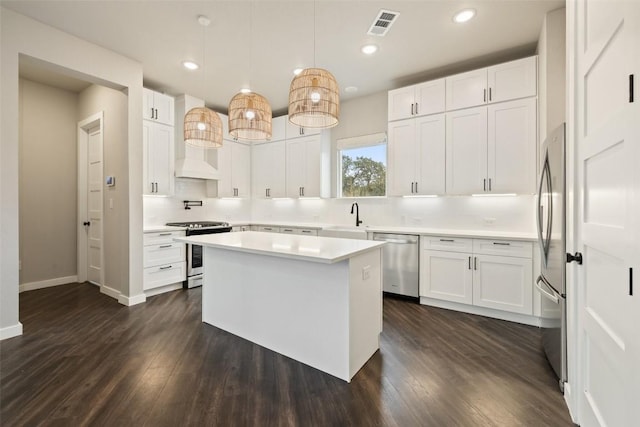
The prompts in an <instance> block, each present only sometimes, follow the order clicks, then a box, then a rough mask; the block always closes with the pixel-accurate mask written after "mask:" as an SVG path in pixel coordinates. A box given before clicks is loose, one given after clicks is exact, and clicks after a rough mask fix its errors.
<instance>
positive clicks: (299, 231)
mask: <svg viewBox="0 0 640 427" xmlns="http://www.w3.org/2000/svg"><path fill="white" fill-rule="evenodd" d="M296 233H297V234H302V235H304V236H317V235H318V230H312V229H310V228H298V229H296Z"/></svg>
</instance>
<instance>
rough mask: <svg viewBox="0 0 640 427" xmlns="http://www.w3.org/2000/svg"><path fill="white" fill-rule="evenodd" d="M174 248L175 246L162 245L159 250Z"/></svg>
mask: <svg viewBox="0 0 640 427" xmlns="http://www.w3.org/2000/svg"><path fill="white" fill-rule="evenodd" d="M172 246H173V245H160V246H158V248H159V249H166V248H170V247H172Z"/></svg>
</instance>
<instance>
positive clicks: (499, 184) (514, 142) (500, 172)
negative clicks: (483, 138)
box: [487, 98, 538, 194]
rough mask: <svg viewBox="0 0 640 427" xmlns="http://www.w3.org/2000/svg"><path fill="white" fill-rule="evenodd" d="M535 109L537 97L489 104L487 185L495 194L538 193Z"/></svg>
mask: <svg viewBox="0 0 640 427" xmlns="http://www.w3.org/2000/svg"><path fill="white" fill-rule="evenodd" d="M536 111H537V103H536V98H525V99H519V100H517V101H510V102H501V103H499V104H492V105H489V106H488V107H487V112H488V114H487V116H488V153H487V160H488V163H487V168H488V181H487V188H488V190H489V191H491V192H492V193H516V194H534V193H535V190H536V189H535V180H536V176H535V175H536V162H535V159H536V135H537V132H538V129H537V127H536V115H537V113H536Z"/></svg>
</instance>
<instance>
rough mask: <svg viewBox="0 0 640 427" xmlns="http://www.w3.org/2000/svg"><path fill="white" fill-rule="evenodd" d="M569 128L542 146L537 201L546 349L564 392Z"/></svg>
mask: <svg viewBox="0 0 640 427" xmlns="http://www.w3.org/2000/svg"><path fill="white" fill-rule="evenodd" d="M565 170H566V167H565V125H564V124H562V125H561V126H559V127H558V128H556V129H555V130H553V131H552V132H551V133H550V134H549V135H548V136H547V138H546V140H545V141H544V143H543V144H542V162H541V173H540V181H539V186H538V198H537V224H538V244H539V246H540V258H541V264H542V265H541V274H540V276H539V277H538V278H537V279H536V288H537V290H538V292H540V294H541V295H542V298H541V300H542V305H541V309H542V313H541V314H542V329H543V338H542V341H543V346H544V351H545V353H546V355H547V359H548V360H549V363H550V364H551V367H552V368H553V370H554V371H555V373H556V375H557V376H558V380H559V384H560V389H561V390H564V383H565V382H566V381H567V315H566V280H565V272H566V268H565V267H566V263H567V251H566V233H565V200H566V198H565V194H566V192H565Z"/></svg>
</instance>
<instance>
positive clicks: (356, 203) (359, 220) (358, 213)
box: [351, 202, 362, 227]
mask: <svg viewBox="0 0 640 427" xmlns="http://www.w3.org/2000/svg"><path fill="white" fill-rule="evenodd" d="M354 206H355V207H356V227H359V226H360V224H362V220H361V219H360V207H359V206H358V202H353V204H352V205H351V215H353V207H354Z"/></svg>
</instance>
